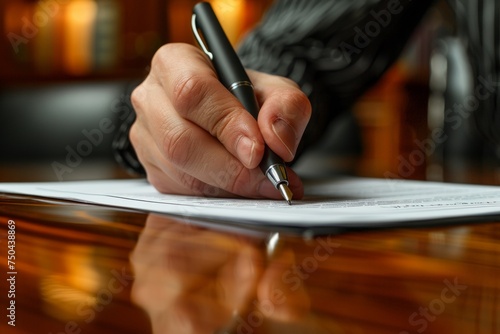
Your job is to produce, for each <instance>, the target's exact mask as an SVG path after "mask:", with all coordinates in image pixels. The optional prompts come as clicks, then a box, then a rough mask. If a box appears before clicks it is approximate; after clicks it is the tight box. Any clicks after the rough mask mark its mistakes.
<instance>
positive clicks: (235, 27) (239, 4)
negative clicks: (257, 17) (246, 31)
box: [210, 0, 246, 45]
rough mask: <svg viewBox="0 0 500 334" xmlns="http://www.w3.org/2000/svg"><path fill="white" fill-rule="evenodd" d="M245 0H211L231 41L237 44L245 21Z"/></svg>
mask: <svg viewBox="0 0 500 334" xmlns="http://www.w3.org/2000/svg"><path fill="white" fill-rule="evenodd" d="M245 2H246V1H245V0H211V1H210V3H211V4H212V7H213V9H214V12H215V15H217V18H218V19H219V21H220V23H221V25H222V27H223V28H224V31H225V33H226V35H227V37H228V38H229V40H230V41H231V43H233V45H234V44H236V42H237V41H238V38H239V37H240V35H241V32H242V29H243V28H244V23H245Z"/></svg>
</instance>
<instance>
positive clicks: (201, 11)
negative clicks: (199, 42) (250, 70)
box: [193, 2, 250, 90]
mask: <svg viewBox="0 0 500 334" xmlns="http://www.w3.org/2000/svg"><path fill="white" fill-rule="evenodd" d="M193 13H194V14H195V15H196V24H197V27H198V28H199V29H200V30H201V31H203V39H204V41H205V43H206V45H207V47H208V50H210V52H211V53H212V54H213V57H212V63H213V65H214V67H215V70H216V71H217V74H218V76H219V80H220V81H221V82H222V84H224V86H226V88H227V89H229V90H230V87H231V85H232V84H233V83H235V82H240V81H250V79H249V78H248V75H247V73H246V72H245V69H244V67H243V65H242V64H241V61H240V59H239V57H238V55H237V54H236V52H235V51H234V48H233V46H232V45H231V42H230V41H229V39H228V38H227V36H226V34H225V32H224V29H223V28H222V26H221V25H220V23H219V20H218V19H217V16H216V15H215V13H214V11H213V9H212V6H211V5H210V4H209V3H206V2H201V3H199V4H197V5H195V6H194V8H193Z"/></svg>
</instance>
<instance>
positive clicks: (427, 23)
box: [0, 0, 498, 183]
mask: <svg viewBox="0 0 500 334" xmlns="http://www.w3.org/2000/svg"><path fill="white" fill-rule="evenodd" d="M196 2H197V1H191V0H150V1H146V2H139V1H134V0H120V1H118V0H2V2H1V3H0V29H2V38H1V39H0V64H1V65H0V141H1V142H2V143H3V144H2V145H0V181H34V180H73V179H88V178H108V177H126V176H127V174H125V173H124V172H123V171H122V170H121V169H120V168H118V167H117V165H116V163H115V162H114V159H113V157H112V152H111V141H112V139H113V136H114V133H115V131H116V130H117V129H118V126H119V124H120V120H121V119H123V118H124V117H125V116H126V115H127V113H129V112H130V111H131V106H130V103H129V95H130V92H131V90H132V89H133V87H134V86H135V85H137V84H138V83H139V82H140V81H141V80H143V79H144V77H145V76H146V75H147V73H148V70H149V63H150V60H151V58H152V56H153V54H154V53H155V51H156V50H157V49H158V48H159V47H160V46H161V45H162V44H164V43H167V42H187V43H194V39H193V37H192V33H191V27H190V18H191V10H192V7H193V5H194V4H195V3H196ZM210 2H211V3H212V5H213V7H214V9H215V11H216V12H217V14H218V16H219V17H220V19H221V22H222V24H223V26H224V28H225V30H226V32H227V33H228V35H229V37H230V39H231V41H232V42H233V43H234V44H235V45H237V43H238V41H239V39H240V38H242V36H244V34H245V32H246V31H248V30H249V29H251V27H252V26H253V25H254V24H256V23H257V22H258V21H259V19H260V18H261V17H262V15H263V13H265V10H266V9H267V8H268V7H269V5H270V4H271V3H272V1H271V0H213V1H210ZM466 58H467V56H466V51H465V50H464V48H463V46H462V45H461V44H460V43H459V42H458V40H457V38H456V29H455V26H454V19H453V14H452V12H451V10H450V8H449V7H448V6H447V5H446V3H445V2H444V1H441V2H438V4H437V5H436V6H435V8H433V9H432V10H431V11H430V12H429V14H428V15H427V17H426V19H425V20H424V21H423V22H422V24H421V26H420V28H419V29H418V30H417V31H416V33H415V35H414V37H413V38H412V40H411V41H409V43H408V46H407V48H406V51H405V52H404V54H403V56H402V57H401V59H400V61H398V62H397V64H395V65H394V66H393V68H392V69H391V70H390V71H389V72H388V73H387V75H386V76H385V77H384V78H383V79H382V80H381V81H380V83H379V84H377V85H376V87H374V88H373V89H372V90H370V91H369V92H368V93H367V94H366V95H365V96H364V97H363V98H362V99H361V100H360V101H359V103H358V104H357V105H356V106H355V107H354V108H353V113H352V114H351V115H352V117H351V119H349V117H348V118H347V119H346V120H344V121H339V122H338V124H337V125H335V127H334V128H332V131H331V137H332V138H331V140H330V141H329V142H328V143H326V144H325V145H324V147H320V148H318V151H316V152H312V153H311V154H310V155H309V156H307V158H305V159H303V163H300V162H299V164H298V165H297V169H298V170H299V171H300V170H303V171H304V172H305V173H306V174H307V171H310V170H312V169H314V171H315V173H317V175H318V173H319V174H322V175H324V174H329V173H331V171H332V170H333V171H335V172H338V171H340V172H349V173H356V174H359V175H364V176H377V177H389V178H412V179H432V180H447V176H446V175H452V176H453V178H452V179H453V180H458V181H464V182H482V183H484V182H486V183H494V182H497V179H498V176H497V174H498V173H493V174H488V175H490V176H488V177H487V179H484V180H483V178H486V176H484V175H483V174H481V173H476V174H474V175H475V176H473V177H472V179H471V177H470V176H467V175H469V174H466V173H465V172H464V170H465V169H467V168H469V167H470V166H471V165H474V166H480V167H481V168H482V166H483V165H485V164H487V165H488V166H490V165H492V166H494V167H495V168H496V165H497V158H496V155H497V149H496V148H495V147H491V146H490V145H489V144H487V143H485V142H484V141H482V140H481V139H478V138H479V137H478V135H477V134H476V133H475V131H474V130H473V125H471V124H469V123H470V122H469V121H467V122H464V124H463V126H461V127H460V129H458V130H457V129H454V133H453V135H450V138H451V137H453V138H454V140H447V141H446V142H445V143H436V146H435V147H429V146H425V143H426V139H429V138H432V133H433V132H432V131H433V130H435V129H441V128H443V127H444V124H443V115H444V113H445V111H446V109H447V106H448V105H452V102H453V98H455V99H457V98H459V97H463V96H465V95H464V94H467V93H468V92H471V86H470V82H471V74H470V70H469V69H468V67H467V61H466ZM450 68H455V69H458V71H455V72H451V71H448V69H450ZM451 73H459V74H460V75H459V76H458V77H457V76H455V77H452V74H451ZM447 82H453V83H454V85H449V84H448V85H447ZM450 99H451V100H450ZM341 138H342V140H341ZM345 138H349V140H345ZM426 147H427V149H426ZM429 148H430V149H429ZM325 152H327V153H325ZM491 157H493V158H491ZM311 166H313V167H314V168H311ZM495 170H496V169H495Z"/></svg>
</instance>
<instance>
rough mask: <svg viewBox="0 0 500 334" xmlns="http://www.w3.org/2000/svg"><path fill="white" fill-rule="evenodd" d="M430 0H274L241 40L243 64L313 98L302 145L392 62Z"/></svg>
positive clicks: (320, 131) (316, 135)
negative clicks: (292, 84)
mask: <svg viewBox="0 0 500 334" xmlns="http://www.w3.org/2000/svg"><path fill="white" fill-rule="evenodd" d="M433 2H434V1H433V0H418V1H415V0H413V1H412V0H279V1H277V2H275V4H274V5H273V6H272V7H271V8H270V10H269V11H268V13H267V14H266V16H265V17H264V18H263V20H262V22H261V23H260V25H259V26H258V27H256V28H255V29H254V30H253V31H252V32H251V33H250V34H249V35H248V36H247V37H246V39H245V40H244V42H243V43H242V45H240V47H239V50H238V51H239V55H240V57H241V58H242V61H243V64H244V65H245V66H246V67H247V68H252V69H255V70H259V71H263V72H267V73H272V74H277V75H281V76H285V77H288V78H290V79H292V80H294V81H295V82H297V83H298V84H299V86H300V87H301V89H302V90H303V91H304V92H305V93H306V94H307V95H308V96H309V98H310V100H311V103H312V105H313V116H312V119H311V122H310V124H309V126H308V129H307V130H306V133H305V134H304V137H303V140H302V143H301V148H300V149H299V150H301V149H302V148H303V147H304V146H307V145H310V144H312V143H314V142H315V141H317V140H318V139H319V137H320V136H321V135H322V133H323V132H324V130H325V128H326V126H327V125H328V123H329V121H330V120H332V119H333V118H334V117H335V116H336V115H338V114H339V113H340V112H342V111H345V110H347V109H348V108H349V107H350V106H351V105H352V104H353V103H354V102H355V100H356V99H357V98H358V97H360V95H361V94H363V93H364V92H365V91H366V89H367V88H369V87H370V86H371V85H372V84H374V83H375V82H376V81H377V80H378V79H379V78H380V77H381V76H382V74H383V73H384V72H385V71H386V70H387V69H388V67H389V66H390V65H391V64H393V62H394V61H395V60H396V59H397V58H398V56H399V55H400V53H401V51H402V49H403V48H404V46H405V44H406V42H407V41H408V38H409V37H410V35H411V34H412V32H413V31H414V29H415V27H416V26H417V24H418V23H419V22H420V21H421V19H422V17H423V16H424V14H425V13H426V11H427V9H428V8H429V7H430V5H431V4H432V3H433Z"/></svg>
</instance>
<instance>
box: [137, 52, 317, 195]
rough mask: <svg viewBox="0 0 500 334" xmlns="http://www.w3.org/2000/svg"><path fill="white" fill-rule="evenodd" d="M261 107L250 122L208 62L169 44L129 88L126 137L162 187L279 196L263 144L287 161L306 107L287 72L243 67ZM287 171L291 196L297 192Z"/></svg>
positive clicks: (299, 134) (305, 117)
mask: <svg viewBox="0 0 500 334" xmlns="http://www.w3.org/2000/svg"><path fill="white" fill-rule="evenodd" d="M248 74H249V76H250V78H251V80H252V81H253V84H254V86H255V92H256V95H257V99H258V101H259V103H260V105H261V110H260V113H259V118H258V120H255V119H254V118H253V117H252V116H251V115H250V114H249V113H248V112H247V111H246V110H245V109H243V107H242V105H241V104H240V102H239V101H238V100H237V99H236V98H235V97H234V96H233V95H232V94H231V93H230V92H229V91H228V90H227V89H226V88H225V87H224V86H223V85H222V84H221V83H220V82H219V80H218V79H217V75H216V73H215V71H214V69H213V66H212V64H211V62H210V60H209V59H208V58H207V57H206V55H205V54H203V53H202V52H201V51H200V50H199V49H198V48H196V47H194V46H191V45H188V44H167V45H165V46H164V47H162V48H161V49H160V50H159V51H158V52H157V54H156V55H155V57H154V58H153V61H152V68H151V72H150V74H149V76H148V77H147V78H146V80H145V81H144V82H143V83H142V84H141V85H140V86H139V87H138V88H137V89H136V90H135V91H134V92H133V94H132V103H133V105H134V108H135V110H136V113H137V120H136V122H135V123H134V124H133V126H132V128H131V131H130V139H131V142H132V145H133V146H134V148H135V150H136V153H137V156H138V158H139V160H140V161H141V163H142V165H143V166H144V168H145V169H146V172H147V175H148V180H149V182H150V183H151V184H152V185H153V186H155V187H156V188H157V189H158V190H159V191H160V192H164V193H174V194H187V195H201V196H213V197H222V196H224V197H226V196H243V197H250V198H263V197H264V198H276V199H279V198H281V196H280V194H279V192H278V191H277V190H276V189H275V188H274V187H273V186H272V184H271V183H270V181H269V180H267V178H266V177H265V176H264V175H263V173H262V171H261V170H260V169H259V168H258V165H259V162H260V161H261V159H262V156H263V152H264V143H267V145H268V146H269V147H270V148H271V149H272V150H273V151H274V152H276V153H277V154H278V155H279V156H280V157H282V158H283V159H284V160H285V161H291V160H292V159H293V158H294V155H295V153H296V150H297V146H298V144H299V141H300V139H301V137H302V134H303V132H304V130H305V127H306V125H307V123H308V121H309V117H310V114H311V106H310V104H309V100H308V99H307V97H306V96H305V95H304V94H303V93H302V92H301V91H300V89H299V88H298V87H297V85H296V84H295V83H294V82H292V81H291V80H288V79H286V78H282V77H277V76H272V75H268V74H264V73H259V72H254V71H249V73H248ZM288 172H289V179H290V188H291V190H292V192H293V193H294V198H300V197H302V196H303V186H302V183H301V181H300V179H299V177H298V176H297V175H296V174H295V173H294V172H293V171H291V170H289V171H288Z"/></svg>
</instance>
